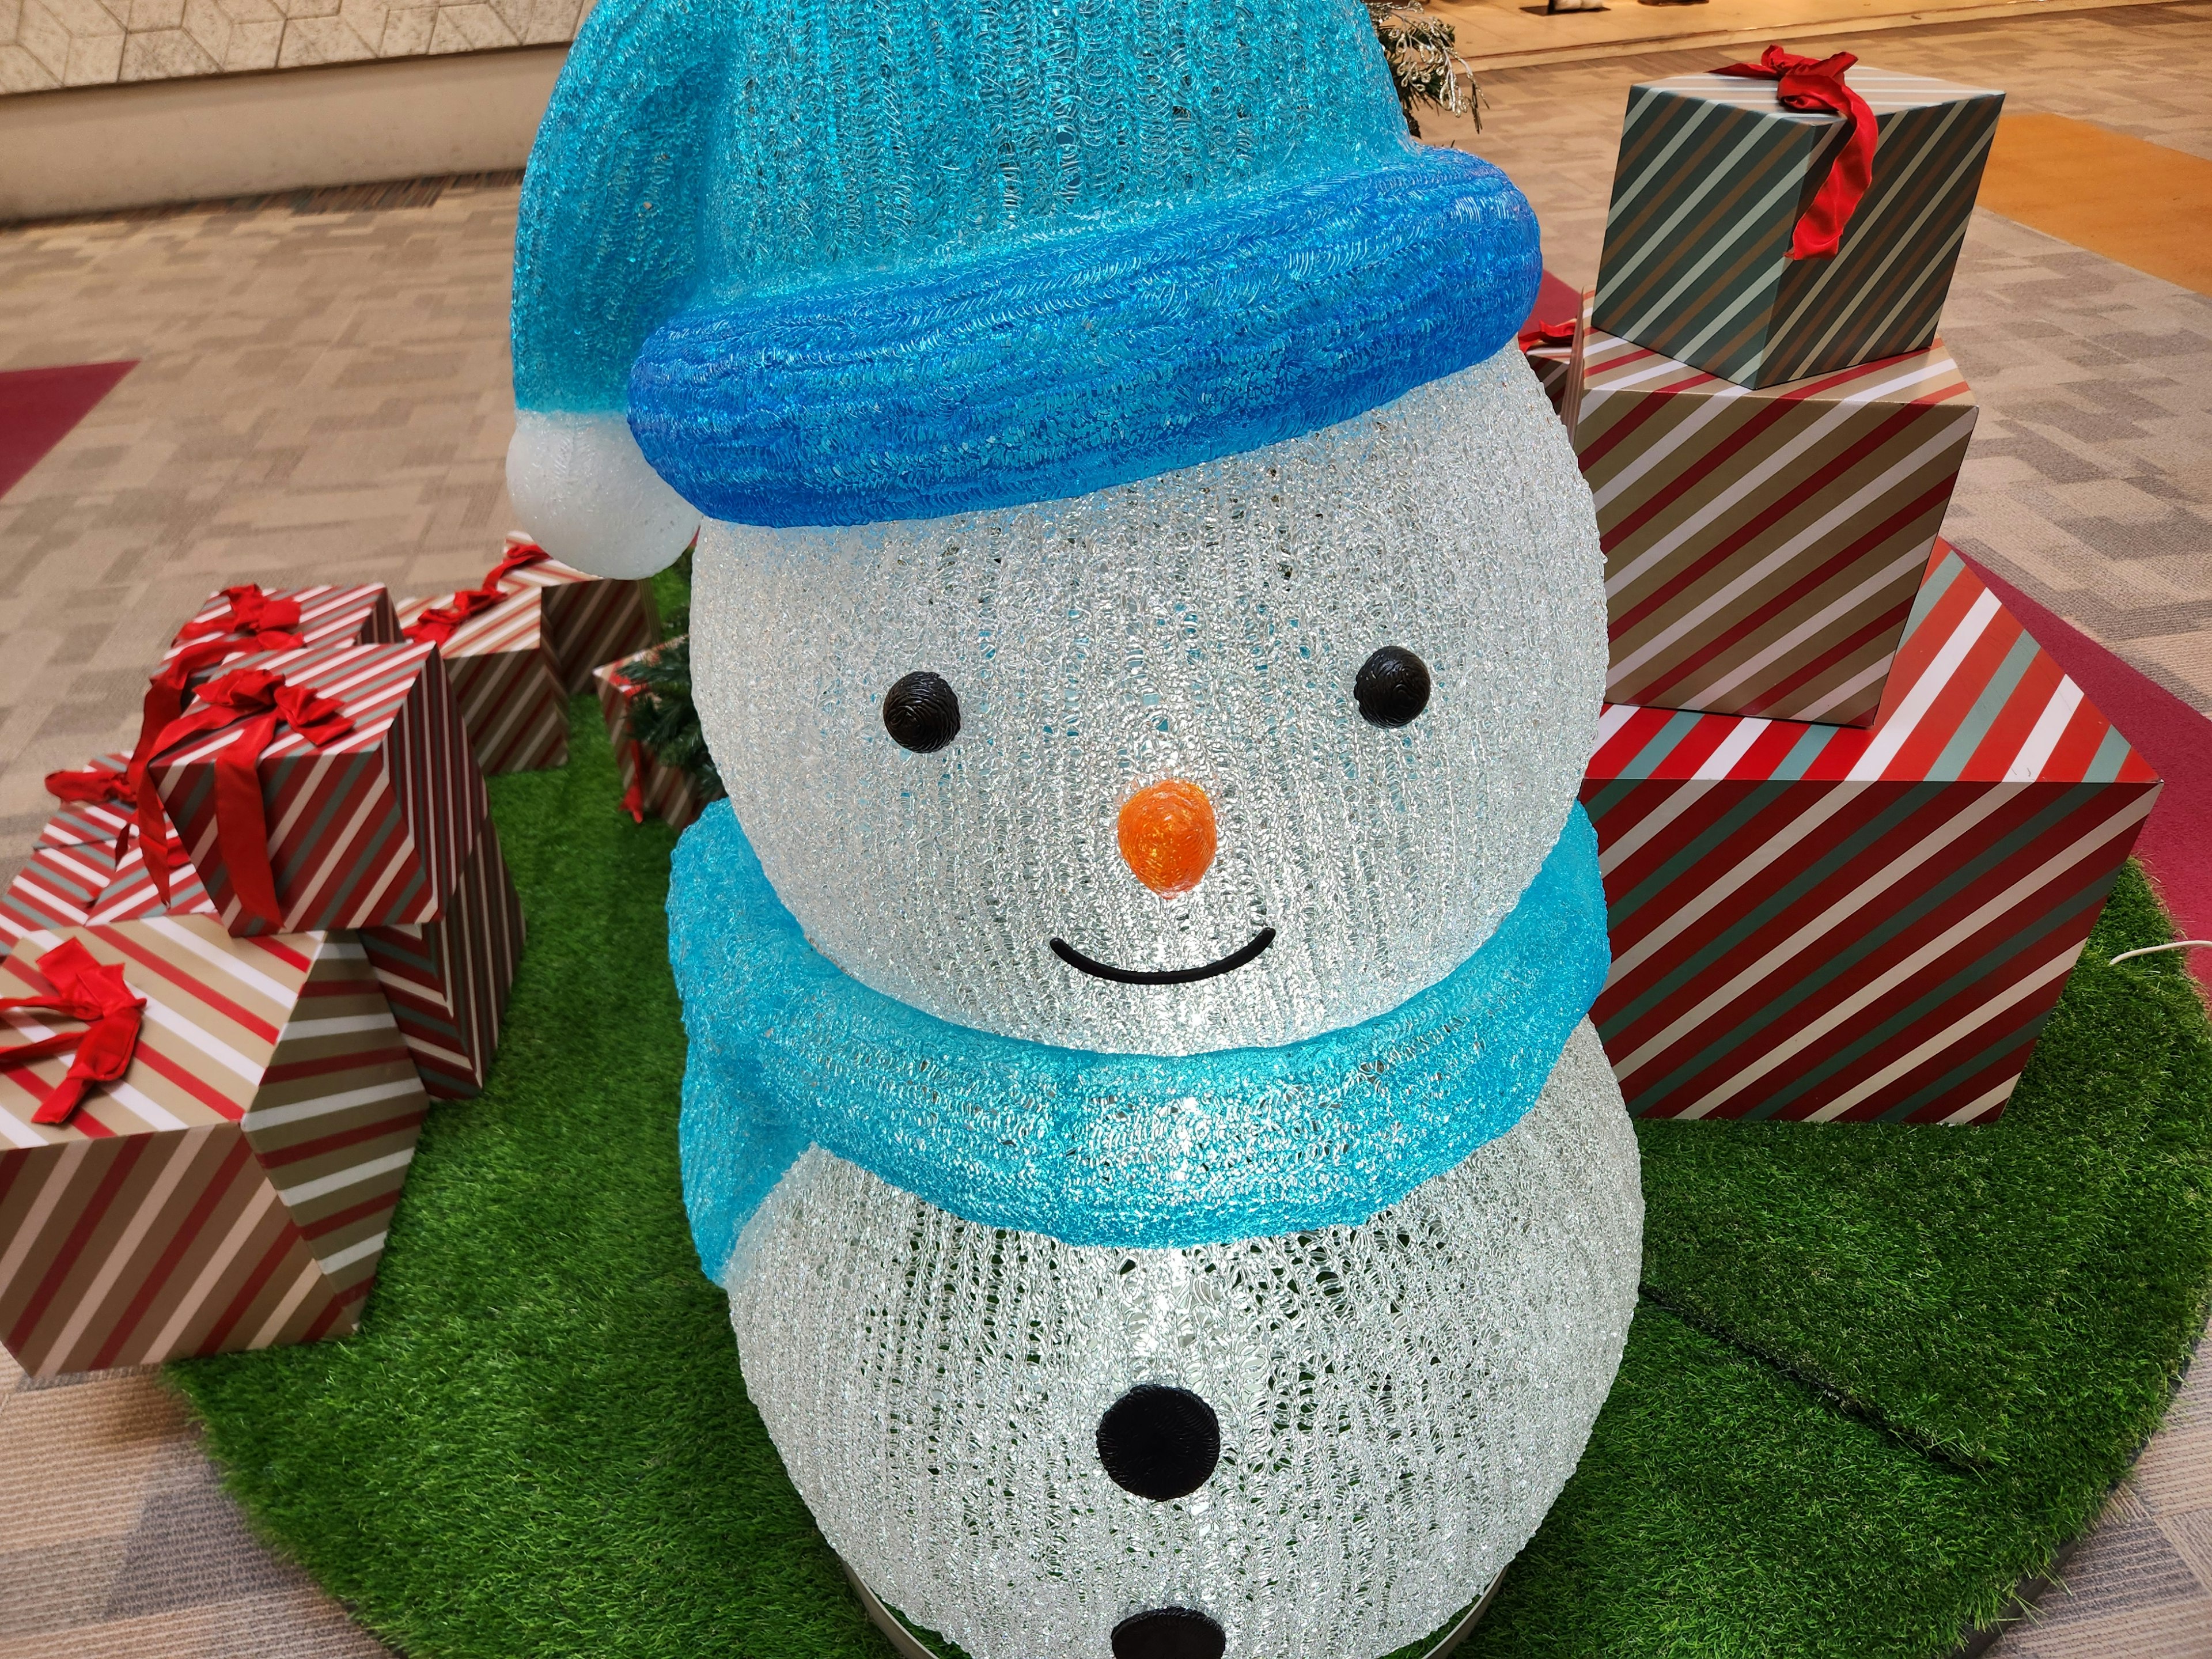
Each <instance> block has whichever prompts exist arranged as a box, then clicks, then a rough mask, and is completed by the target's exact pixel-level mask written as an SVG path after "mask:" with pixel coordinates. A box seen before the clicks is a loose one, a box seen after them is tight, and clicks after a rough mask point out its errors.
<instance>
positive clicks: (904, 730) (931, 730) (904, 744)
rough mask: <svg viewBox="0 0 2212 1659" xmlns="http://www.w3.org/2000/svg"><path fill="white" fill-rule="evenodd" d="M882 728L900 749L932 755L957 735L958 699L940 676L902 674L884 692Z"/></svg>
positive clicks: (919, 672)
mask: <svg viewBox="0 0 2212 1659" xmlns="http://www.w3.org/2000/svg"><path fill="white" fill-rule="evenodd" d="M884 731H886V732H890V734H891V741H892V742H893V743H896V744H898V746H899V747H900V748H902V749H911V750H914V752H915V754H917V755H933V754H935V753H936V752H937V751H938V750H940V749H942V748H944V747H945V744H948V743H950V742H951V741H952V739H953V738H957V737H958V736H959V735H960V699H959V698H958V697H957V696H954V695H953V690H952V688H951V686H949V685H947V684H945V679H944V677H943V676H941V675H938V674H932V673H930V672H928V671H927V670H923V671H918V672H915V673H912V674H908V675H905V676H903V677H902V678H900V679H899V681H898V682H897V684H895V685H893V686H892V687H891V689H890V690H889V691H887V692H885V693H884Z"/></svg>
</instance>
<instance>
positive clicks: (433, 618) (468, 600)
mask: <svg viewBox="0 0 2212 1659" xmlns="http://www.w3.org/2000/svg"><path fill="white" fill-rule="evenodd" d="M550 557H552V555H551V554H550V553H548V552H547V551H546V550H544V548H542V547H540V546H538V544H537V543H535V542H525V543H523V544H521V545H520V546H519V547H510V548H508V549H507V551H506V552H505V553H503V554H501V556H500V561H499V562H498V563H497V564H495V565H494V566H492V568H490V569H489V570H488V571H486V572H485V573H484V579H483V580H482V581H481V582H479V583H477V586H474V587H464V588H461V589H459V591H458V592H455V593H454V595H453V598H452V599H448V600H447V601H446V603H445V604H443V605H437V606H434V607H433V608H432V609H430V610H428V611H424V612H423V613H422V615H421V616H419V617H416V619H415V620H414V621H413V622H411V623H408V624H407V626H406V627H405V628H404V629H402V630H401V632H403V633H404V634H405V635H407V637H408V638H409V639H410V640H413V641H415V642H416V644H418V645H443V644H444V643H445V642H446V641H447V640H450V639H451V638H453V631H454V630H455V629H458V628H459V627H460V625H461V624H462V623H465V622H466V621H468V619H469V618H470V617H475V616H480V615H482V614H483V612H484V611H489V610H490V609H491V608H492V606H494V605H497V604H498V603H499V602H500V601H501V600H502V599H508V598H510V597H512V596H511V595H509V594H508V593H507V592H504V591H503V590H502V589H501V586H500V584H501V583H502V582H504V581H505V580H507V577H508V576H509V575H510V574H512V573H513V572H514V571H517V570H520V569H521V568H523V567H524V566H525V565H531V564H538V563H540V562H543V561H544V560H546V559H549V558H550Z"/></svg>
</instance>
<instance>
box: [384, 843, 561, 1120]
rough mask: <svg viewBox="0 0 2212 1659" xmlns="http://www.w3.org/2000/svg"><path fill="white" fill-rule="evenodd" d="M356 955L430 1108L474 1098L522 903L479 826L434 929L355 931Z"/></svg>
mask: <svg viewBox="0 0 2212 1659" xmlns="http://www.w3.org/2000/svg"><path fill="white" fill-rule="evenodd" d="M361 943H362V949H363V950H365V951H368V961H369V965H370V966H371V967H372V968H374V969H375V970H376V977H377V980H378V981H379V982H380V983H381V984H382V985H383V987H384V994H385V997H386V1000H388V1001H389V1002H390V1003H391V1005H392V1018H395V1019H397V1020H398V1022H399V1035H400V1036H401V1037H402V1038H404V1040H405V1042H406V1043H407V1048H408V1051H409V1052H410V1054H413V1055H414V1057H415V1066H416V1071H418V1072H419V1073H421V1074H422V1086H423V1088H424V1089H425V1090H427V1091H428V1092H429V1094H430V1096H431V1097H432V1098H434V1099H438V1100H459V1099H465V1098H466V1097H469V1096H471V1095H473V1094H475V1093H477V1091H479V1090H481V1089H482V1088H483V1085H484V1079H485V1078H486V1077H487V1076H488V1075H489V1073H490V1071H491V1058H492V1055H493V1054H495V1052H497V1050H498V1048H499V1028H500V1022H501V1019H502V1018H504V1017H505V1015H506V1013H507V993H508V992H509V991H510V990H512V989H513V986H514V966H515V962H516V959H517V958H518V957H520V955H521V954H522V900H521V898H520V896H519V895H518V894H517V893H516V892H515V890H514V878H513V877H512V876H511V875H509V874H508V873H507V860H506V859H505V858H503V857H502V856H501V854H500V850H499V831H498V829H497V828H496V827H495V826H494V825H493V824H492V823H490V822H489V820H487V821H486V822H485V823H483V825H482V826H481V827H480V828H479V829H477V838H476V846H475V848H473V850H471V853H470V854H469V859H468V862H467V864H466V865H465V866H463V867H462V871H461V879H460V882H459V885H458V886H457V887H456V888H455V889H454V890H453V898H452V899H451V901H450V902H448V903H447V906H446V913H445V915H443V916H442V917H441V918H440V919H439V920H438V921H429V922H422V923H420V924H412V925H404V926H398V927H364V928H362V930H361Z"/></svg>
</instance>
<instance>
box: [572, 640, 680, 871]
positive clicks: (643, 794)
mask: <svg viewBox="0 0 2212 1659" xmlns="http://www.w3.org/2000/svg"><path fill="white" fill-rule="evenodd" d="M669 643H670V644H671V645H672V644H674V643H675V641H673V640H671V641H669ZM658 649H659V647H658V646H656V647H653V650H658ZM652 654H653V653H652V651H641V652H636V653H632V654H631V655H629V656H628V657H625V658H623V659H622V661H620V662H611V663H607V664H605V665H602V666H600V667H598V668H595V669H593V670H592V684H593V685H594V688H595V689H596V690H598V692H599V714H600V715H601V717H602V718H604V719H605V721H606V723H607V741H608V742H609V743H610V744H613V745H614V751H615V764H616V766H617V768H618V769H620V770H621V773H622V785H623V805H626V806H627V805H631V804H632V803H635V808H636V810H637V811H638V812H640V813H641V814H643V815H645V816H647V817H656V818H659V819H660V820H662V821H663V822H664V823H667V824H669V825H671V827H673V828H674V829H678V830H679V831H680V830H684V829H689V828H690V826H691V824H692V823H693V822H694V821H695V820H696V818H697V817H698V816H699V814H700V813H702V812H703V811H706V810H707V803H706V802H705V801H704V800H702V799H701V798H700V793H699V786H698V785H697V784H696V783H695V782H693V781H692V779H691V775H690V773H689V772H686V771H685V770H684V769H683V768H682V767H680V766H670V765H667V764H665V763H664V762H663V761H662V760H661V758H660V757H659V756H658V755H656V754H654V753H653V751H652V750H650V749H647V747H646V746H645V745H644V744H641V743H639V742H637V741H635V739H634V738H631V736H630V734H629V708H630V702H631V700H632V699H633V698H635V696H637V687H636V685H635V684H633V683H632V682H631V681H629V680H628V679H626V678H623V669H625V668H627V667H628V666H629V665H630V664H631V663H634V662H637V661H640V660H641V659H645V658H647V657H650V656H651V655H652Z"/></svg>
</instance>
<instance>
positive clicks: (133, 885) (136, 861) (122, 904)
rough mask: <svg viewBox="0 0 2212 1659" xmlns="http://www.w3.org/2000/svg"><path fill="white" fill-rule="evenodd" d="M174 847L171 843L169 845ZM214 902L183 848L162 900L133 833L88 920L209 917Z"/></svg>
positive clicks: (170, 874) (177, 857)
mask: <svg viewBox="0 0 2212 1659" xmlns="http://www.w3.org/2000/svg"><path fill="white" fill-rule="evenodd" d="M172 844H173V845H174V843H172ZM215 913H216V911H215V901H214V900H212V899H210V897H209V896H208V890H207V886H206V884H204V882H202V881H201V880H200V872H198V871H197V870H195V869H194V868H192V864H191V860H190V859H187V858H185V855H184V849H183V848H181V847H178V848H177V850H176V867H175V868H173V869H172V870H171V871H170V872H169V896H168V897H167V899H166V900H164V899H163V898H162V896H161V890H159V889H158V888H156V887H155V885H154V878H153V877H152V876H151V875H149V874H148V873H147V870H146V854H144V852H143V851H142V850H141V849H140V848H139V845H138V837H137V834H136V832H135V831H134V832H133V834H132V835H131V842H130V844H129V845H128V846H127V847H126V848H125V849H124V854H123V857H122V860H120V861H119V862H118V863H117V864H116V866H115V870H114V873H113V874H112V875H111V876H110V877H109V878H107V884H106V886H105V887H103V888H101V889H100V897H99V899H98V900H97V901H96V902H94V905H93V907H92V914H91V915H89V916H88V917H87V918H86V920H87V921H94V922H109V921H145V920H147V919H148V918H149V917H151V916H211V915H215Z"/></svg>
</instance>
